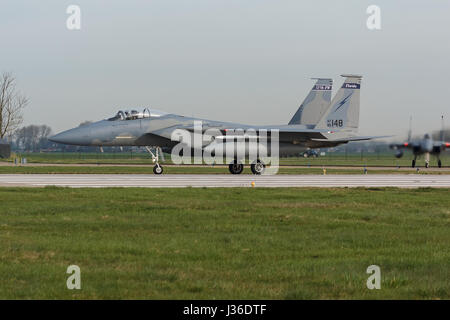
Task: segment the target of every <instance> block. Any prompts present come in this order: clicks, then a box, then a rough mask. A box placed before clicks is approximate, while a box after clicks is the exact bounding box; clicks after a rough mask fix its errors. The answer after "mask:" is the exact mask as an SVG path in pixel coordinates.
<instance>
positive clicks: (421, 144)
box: [390, 116, 450, 168]
mask: <svg viewBox="0 0 450 320" xmlns="http://www.w3.org/2000/svg"><path fill="white" fill-rule="evenodd" d="M439 138H440V139H439V141H434V140H433V138H432V136H431V134H429V133H426V134H425V135H424V136H423V138H422V139H421V140H418V141H412V140H411V119H410V120H409V131H408V141H406V142H404V143H401V144H391V145H390V148H391V149H394V150H397V153H396V154H395V156H396V157H397V158H401V157H402V156H403V150H402V149H411V151H412V153H413V155H414V159H413V160H412V163H411V167H413V168H414V167H415V166H416V161H417V157H418V156H420V155H425V168H428V167H429V166H430V154H431V155H434V156H435V157H436V158H437V162H438V167H439V168H440V167H442V162H441V159H440V154H441V152H442V151H445V149H446V148H450V143H449V142H445V141H444V140H445V138H444V116H442V129H441V133H440V137H439Z"/></svg>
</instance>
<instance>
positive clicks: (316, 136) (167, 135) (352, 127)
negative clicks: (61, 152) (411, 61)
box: [49, 75, 380, 174]
mask: <svg viewBox="0 0 450 320" xmlns="http://www.w3.org/2000/svg"><path fill="white" fill-rule="evenodd" d="M342 76H343V77H345V80H344V83H343V85H342V87H341V88H340V89H339V90H338V92H337V93H336V95H335V96H334V98H333V100H331V90H332V81H331V79H324V78H320V79H317V81H316V83H315V84H314V86H313V88H312V89H311V92H310V93H309V94H308V96H307V97H306V99H305V100H304V101H303V103H302V104H301V105H300V107H299V108H298V110H297V112H296V113H295V114H294V116H293V117H292V119H291V120H290V122H289V124H287V125H267V126H251V125H246V124H240V123H232V122H221V121H213V120H205V119H199V118H194V117H186V116H182V115H177V114H173V113H166V112H163V111H158V110H155V109H151V108H150V109H149V108H145V109H144V110H143V111H142V112H138V111H137V110H131V111H118V112H117V114H116V115H115V116H113V117H111V118H108V119H105V120H101V121H98V122H94V123H91V124H89V125H85V126H82V127H77V128H74V129H70V130H67V131H64V132H62V133H59V134H57V135H55V136H53V137H51V138H50V139H49V140H50V141H53V142H57V143H63V144H71V145H80V146H100V147H102V146H141V147H146V148H147V150H148V151H149V152H150V153H151V155H152V159H153V162H154V163H155V166H154V168H153V172H154V173H155V174H161V173H162V172H163V168H162V166H161V164H160V156H159V155H162V151H163V150H164V151H171V150H173V149H174V148H175V147H176V145H177V144H179V143H180V141H179V139H178V138H175V137H174V133H175V132H177V130H186V131H188V132H195V126H196V123H198V122H199V121H200V122H201V124H202V126H201V130H202V133H205V134H206V132H211V131H213V132H215V133H213V134H212V133H208V134H209V135H208V136H207V137H206V138H204V137H202V138H201V145H200V146H199V147H198V146H195V144H194V143H188V142H185V141H183V143H185V144H188V147H190V148H192V150H194V149H195V150H196V151H198V150H199V149H201V150H200V151H201V152H206V151H210V150H211V149H213V147H214V150H216V149H218V148H222V149H223V150H225V149H227V148H226V147H227V145H228V143H229V141H230V139H229V138H231V140H233V139H235V133H236V132H238V131H242V130H244V131H245V130H254V132H255V133H256V136H257V137H258V139H260V137H262V136H263V135H266V133H267V132H268V131H271V130H276V131H277V133H278V146H279V153H280V154H286V155H288V154H298V153H299V152H301V151H304V150H307V149H310V148H323V147H334V146H337V145H340V144H344V143H348V142H350V141H361V140H370V139H374V138H380V137H368V136H358V135H357V130H358V125H359V108H360V87H361V78H362V76H358V75H342ZM211 129H213V130H211ZM265 138H266V140H267V141H269V143H271V141H272V140H274V139H275V138H272V136H271V135H266V136H265ZM194 140H195V137H194ZM152 150H153V151H152ZM195 150H194V151H195ZM232 150H233V149H232ZM234 151H235V152H236V149H234ZM242 155H243V156H244V157H245V156H248V155H249V151H248V150H247V149H245V150H243V152H236V153H235V154H234V156H233V159H232V161H230V163H229V171H230V173H232V174H240V173H241V172H242V171H243V168H244V163H245V159H243V157H242ZM250 167H251V170H252V172H253V173H254V174H261V173H263V172H264V170H265V164H264V163H263V161H262V159H259V158H258V159H256V160H254V161H253V162H252V163H251V165H250Z"/></svg>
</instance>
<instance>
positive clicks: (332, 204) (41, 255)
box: [0, 188, 450, 299]
mask: <svg viewBox="0 0 450 320" xmlns="http://www.w3.org/2000/svg"><path fill="white" fill-rule="evenodd" d="M449 192H450V190H448V189H412V190H404V189H382V188H372V189H346V188H340V189H298V188H283V189H264V188H257V189H250V188H249V189H192V188H187V189H183V190H180V189H134V188H131V189H120V188H115V189H67V188H29V189H27V188H1V189H0V203H1V206H0V256H1V260H0V275H1V277H0V298H1V299H23V298H43V299H62V298H64V299H65V298H68V299H72V298H74V299H82V298H87V299H105V298H111V299H115V298H119V299H129V298H138V299H140V298H149V299H172V298H175V299H205V298H208V299H209V298H212V299H259V298H268V299H329V298H338V299H381V298H386V299H423V298H424V299H449V298H450V280H449V279H450V249H449V248H450V232H449V230H450V197H449ZM71 264H76V265H78V266H79V267H80V268H81V285H82V289H81V290H68V289H67V288H66V280H67V277H68V275H67V274H66V269H67V267H68V266H69V265H71ZM372 264H375V265H378V266H380V268H381V279H382V281H381V290H368V289H367V288H366V281H367V278H368V276H369V275H368V274H366V268H367V267H368V266H369V265H372Z"/></svg>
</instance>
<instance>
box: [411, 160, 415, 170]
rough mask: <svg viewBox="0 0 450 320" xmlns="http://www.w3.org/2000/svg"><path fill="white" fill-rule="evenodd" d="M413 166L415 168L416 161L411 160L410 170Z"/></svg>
mask: <svg viewBox="0 0 450 320" xmlns="http://www.w3.org/2000/svg"><path fill="white" fill-rule="evenodd" d="M415 166H416V160H413V161H412V164H411V168H414V167H415Z"/></svg>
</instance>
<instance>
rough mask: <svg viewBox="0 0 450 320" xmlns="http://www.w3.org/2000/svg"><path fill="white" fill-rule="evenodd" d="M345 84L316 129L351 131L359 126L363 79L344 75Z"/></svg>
mask: <svg viewBox="0 0 450 320" xmlns="http://www.w3.org/2000/svg"><path fill="white" fill-rule="evenodd" d="M342 77H345V81H344V84H343V85H342V87H341V88H340V89H339V90H338V92H337V93H336V95H335V96H334V98H333V100H332V101H331V104H330V108H328V110H327V112H326V113H325V114H324V116H323V117H322V118H321V119H320V120H319V122H318V123H317V126H316V129H330V130H342V129H346V130H351V131H356V130H357V129H358V126H359V105H360V89H361V78H362V76H358V75H342Z"/></svg>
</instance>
